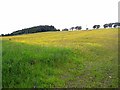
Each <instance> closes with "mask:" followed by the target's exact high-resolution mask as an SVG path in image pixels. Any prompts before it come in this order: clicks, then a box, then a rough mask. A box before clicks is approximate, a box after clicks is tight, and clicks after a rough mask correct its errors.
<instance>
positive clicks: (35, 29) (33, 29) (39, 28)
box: [0, 22, 120, 36]
mask: <svg viewBox="0 0 120 90" xmlns="http://www.w3.org/2000/svg"><path fill="white" fill-rule="evenodd" d="M100 27H101V26H100V25H93V29H99V28H100ZM103 27H104V28H117V27H120V23H119V22H116V23H107V24H104V25H103ZM81 29H82V26H75V27H71V28H70V30H81ZM68 30H69V29H67V28H65V29H62V31H68ZM86 30H88V28H86ZM47 31H60V29H56V28H55V27H54V26H52V25H51V26H49V25H40V26H34V27H30V28H24V29H22V30H17V31H14V32H12V33H10V34H1V35H0V36H14V35H22V34H30V33H38V32H47Z"/></svg>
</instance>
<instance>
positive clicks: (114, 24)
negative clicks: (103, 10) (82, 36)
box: [62, 22, 120, 31]
mask: <svg viewBox="0 0 120 90" xmlns="http://www.w3.org/2000/svg"><path fill="white" fill-rule="evenodd" d="M100 27H101V26H100V25H93V29H99V28H100ZM117 27H120V23H119V22H116V23H107V24H104V25H103V28H117ZM81 29H82V26H76V27H71V28H70V30H81ZM68 30H69V29H67V28H65V29H63V30H62V31H68ZM86 30H88V28H87V27H86Z"/></svg>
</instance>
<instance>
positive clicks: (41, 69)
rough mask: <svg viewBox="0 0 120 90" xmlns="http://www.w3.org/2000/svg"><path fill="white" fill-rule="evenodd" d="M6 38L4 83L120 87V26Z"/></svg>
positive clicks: (44, 86)
mask: <svg viewBox="0 0 120 90" xmlns="http://www.w3.org/2000/svg"><path fill="white" fill-rule="evenodd" d="M9 38H11V40H8V39H9ZM2 41H3V49H2V55H3V58H2V66H3V78H2V81H3V82H2V84H3V87H22V88H25V87H27V88H32V87H34V85H36V86H37V87H40V88H53V87H56V88H57V87H59V88H61V87H62V88H63V87H69V88H71V87H73V88H75V87H78V88H83V87H84V88H97V87H104V88H110V87H114V88H115V87H118V46H117V45H118V30H117V29H108V30H95V31H94V30H93V31H73V32H45V33H37V34H30V35H21V36H14V37H5V38H3V40H2Z"/></svg>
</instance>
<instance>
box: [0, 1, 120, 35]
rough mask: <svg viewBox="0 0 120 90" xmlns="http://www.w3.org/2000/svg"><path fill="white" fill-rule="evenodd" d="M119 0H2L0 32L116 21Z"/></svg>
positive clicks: (89, 25)
mask: <svg viewBox="0 0 120 90" xmlns="http://www.w3.org/2000/svg"><path fill="white" fill-rule="evenodd" d="M118 1H119V0H1V1H0V34H2V33H3V34H7V33H11V32H13V31H16V30H20V29H23V28H28V27H32V26H38V25H54V26H55V27H56V28H57V29H62V28H70V27H72V26H77V25H80V26H82V27H83V29H84V28H85V27H86V26H87V27H88V28H91V27H92V26H93V25H94V24H100V25H102V24H104V23H110V22H117V21H118Z"/></svg>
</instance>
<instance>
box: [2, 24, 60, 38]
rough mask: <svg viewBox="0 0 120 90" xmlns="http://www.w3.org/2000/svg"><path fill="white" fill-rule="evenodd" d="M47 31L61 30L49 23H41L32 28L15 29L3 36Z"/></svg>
mask: <svg viewBox="0 0 120 90" xmlns="http://www.w3.org/2000/svg"><path fill="white" fill-rule="evenodd" d="M47 31H60V30H59V29H56V28H55V27H54V26H52V25H51V26H49V25H40V26H35V27H30V28H24V29H22V30H17V31H14V32H12V33H10V34H1V36H14V35H21V34H30V33H37V32H47Z"/></svg>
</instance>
